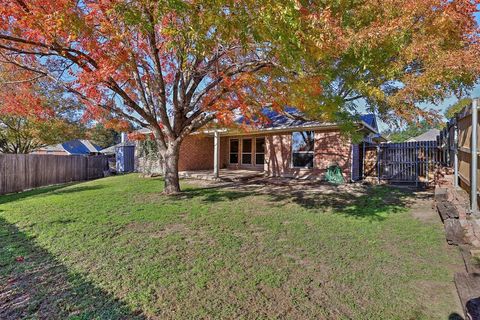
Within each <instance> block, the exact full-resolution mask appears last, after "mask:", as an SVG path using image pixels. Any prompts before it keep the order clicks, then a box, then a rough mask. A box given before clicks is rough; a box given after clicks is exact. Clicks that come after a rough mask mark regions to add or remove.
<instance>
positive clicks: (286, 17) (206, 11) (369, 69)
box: [0, 0, 480, 193]
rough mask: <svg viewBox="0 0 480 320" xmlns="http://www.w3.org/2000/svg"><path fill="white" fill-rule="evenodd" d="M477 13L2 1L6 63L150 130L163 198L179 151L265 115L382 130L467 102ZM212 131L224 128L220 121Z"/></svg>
mask: <svg viewBox="0 0 480 320" xmlns="http://www.w3.org/2000/svg"><path fill="white" fill-rule="evenodd" d="M475 10H476V3H475V1H470V0H468V1H467V0H452V1H444V0H423V1H418V0H382V1H378V0H354V1H352V0H348V1H343V0H327V1H316V0H309V1H299V0H295V1H294V0H245V1H235V0H229V1H228V0H223V1H221V0H190V1H187V0H184V1H182V0H157V1H153V0H137V1H128V0H96V1H92V0H83V1H73V0H55V1H54V0H30V1H24V0H0V14H1V20H0V22H1V25H0V55H1V58H2V60H4V61H7V62H9V63H11V64H13V65H15V66H17V67H21V68H25V69H28V70H30V71H32V72H35V73H37V74H38V75H41V76H45V77H48V78H49V79H51V80H53V81H57V82H59V83H61V84H62V85H63V86H64V87H65V89H66V90H68V91H69V92H71V93H74V94H76V95H78V96H79V97H81V98H82V99H83V100H84V102H85V103H86V104H87V105H88V116H89V117H93V118H96V119H110V120H113V121H114V122H115V124H116V125H117V126H124V125H126V124H127V122H131V123H135V124H137V125H140V126H142V127H146V128H149V129H151V130H152V132H153V134H154V137H155V141H156V142H157V143H158V149H159V150H160V153H161V156H162V158H163V159H164V162H165V191H166V192H167V193H175V192H178V191H179V190H180V188H179V183H178V170H177V168H178V154H179V148H180V145H181V143H182V140H183V139H184V138H185V137H186V136H187V135H189V134H191V133H192V132H194V131H196V130H199V129H200V128H202V127H203V126H205V125H207V124H209V123H212V121H213V122H214V123H215V122H216V123H218V124H225V123H229V122H231V121H232V118H233V117H234V116H235V115H237V114H243V115H244V116H246V118H254V117H256V116H258V115H259V110H260V107H261V106H265V105H266V104H268V105H270V106H272V107H273V108H277V109H281V108H282V107H283V106H285V105H294V106H296V107H298V108H300V109H302V110H303V111H305V113H306V114H307V115H309V116H312V117H317V118H319V119H326V120H333V121H345V120H348V119H352V118H353V117H352V115H355V113H356V108H357V106H358V101H363V102H362V103H366V105H367V108H369V109H371V110H374V111H377V112H378V113H379V114H380V115H381V116H383V117H384V118H385V119H389V118H391V117H392V116H396V117H400V118H403V119H413V118H417V117H425V116H428V114H427V113H426V112H425V111H424V110H422V109H420V108H419V107H417V105H418V103H419V102H427V101H430V102H438V101H439V100H441V99H443V98H444V97H446V96H447V95H450V94H452V93H458V94H460V93H462V92H463V91H464V90H465V89H468V88H470V87H471V86H472V85H473V84H474V83H475V81H476V80H477V77H478V74H479V71H480V68H479V66H478V63H477V62H476V60H477V59H476V58H477V56H478V43H477V42H478V36H477V24H476V22H475V19H474V17H473V14H474V12H475ZM214 120H215V121H214Z"/></svg>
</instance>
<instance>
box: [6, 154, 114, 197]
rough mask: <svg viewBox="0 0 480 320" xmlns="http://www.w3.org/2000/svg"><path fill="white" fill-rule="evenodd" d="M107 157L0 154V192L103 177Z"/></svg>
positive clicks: (106, 167)
mask: <svg viewBox="0 0 480 320" xmlns="http://www.w3.org/2000/svg"><path fill="white" fill-rule="evenodd" d="M104 170H108V159H107V157H106V156H104V155H99V156H61V155H37V154H0V194H6V193H12V192H19V191H23V190H28V189H33V188H37V187H41V186H47V185H52V184H58V183H67V182H72V181H82V180H90V179H96V178H102V177H103V176H104Z"/></svg>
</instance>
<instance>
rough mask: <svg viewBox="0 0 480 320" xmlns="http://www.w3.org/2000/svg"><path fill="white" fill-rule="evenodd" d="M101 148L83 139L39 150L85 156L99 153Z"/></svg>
mask: <svg viewBox="0 0 480 320" xmlns="http://www.w3.org/2000/svg"><path fill="white" fill-rule="evenodd" d="M101 149H102V148H101V147H99V146H97V145H96V144H93V143H92V142H90V141H88V140H83V139H75V140H70V141H66V142H63V143H59V144H56V145H51V146H46V147H43V148H41V149H40V150H44V151H50V152H53V151H59V152H66V153H68V154H74V155H86V154H90V153H95V152H100V150H101Z"/></svg>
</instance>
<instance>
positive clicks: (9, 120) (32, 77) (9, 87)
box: [0, 64, 84, 153]
mask: <svg viewBox="0 0 480 320" xmlns="http://www.w3.org/2000/svg"><path fill="white" fill-rule="evenodd" d="M81 109H82V105H81V104H80V103H79V102H78V101H77V100H76V99H72V97H66V96H64V93H63V89H61V88H57V87H56V86H54V85H52V83H51V82H48V81H44V80H40V79H39V78H38V75H36V74H35V73H33V72H28V71H25V70H22V69H18V68H13V67H12V66H8V65H7V66H5V65H2V64H0V153H30V152H32V151H34V150H36V149H38V148H40V147H43V146H46V145H49V144H56V143H60V142H64V141H67V140H70V139H73V138H79V137H81V136H82V135H83V131H84V130H83V128H82V127H81V126H79V125H78V123H76V121H78V119H79V118H80V116H81Z"/></svg>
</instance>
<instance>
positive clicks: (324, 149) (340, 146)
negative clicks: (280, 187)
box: [265, 130, 351, 180]
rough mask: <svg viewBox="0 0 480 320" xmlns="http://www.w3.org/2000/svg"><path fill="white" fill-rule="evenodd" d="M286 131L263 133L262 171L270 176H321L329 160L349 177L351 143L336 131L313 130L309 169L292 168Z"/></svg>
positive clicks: (290, 136) (288, 136) (289, 142)
mask: <svg viewBox="0 0 480 320" xmlns="http://www.w3.org/2000/svg"><path fill="white" fill-rule="evenodd" d="M291 138H292V135H291V133H290V132H288V133H284V134H270V135H267V136H266V147H267V150H266V154H265V158H266V164H265V171H267V172H268V173H269V174H270V175H272V176H286V177H295V178H322V177H323V175H324V174H325V171H326V169H327V168H328V167H329V166H330V165H331V164H333V163H337V164H338V165H339V166H340V168H342V171H343V174H344V177H345V179H346V180H349V179H350V157H351V144H350V141H349V139H347V138H345V137H343V136H342V135H341V134H340V132H339V131H338V130H325V131H315V147H314V164H313V168H311V169H301V168H292V167H291V161H292V155H291V152H292V149H291V142H292V141H291V140H292V139H291Z"/></svg>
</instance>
